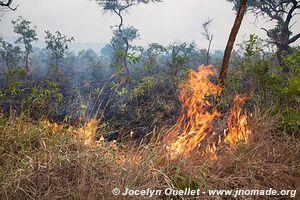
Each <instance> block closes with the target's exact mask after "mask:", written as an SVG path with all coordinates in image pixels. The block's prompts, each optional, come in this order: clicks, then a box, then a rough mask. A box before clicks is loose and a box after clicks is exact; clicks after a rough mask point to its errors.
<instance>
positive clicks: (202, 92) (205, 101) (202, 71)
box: [166, 66, 250, 159]
mask: <svg viewBox="0 0 300 200" xmlns="http://www.w3.org/2000/svg"><path fill="white" fill-rule="evenodd" d="M215 75H216V71H215V69H214V68H213V67H212V66H200V67H199V68H198V71H190V73H189V79H188V81H187V82H186V83H183V84H181V85H180V98H179V99H180V102H181V104H182V110H181V116H180V118H179V120H178V122H177V125H176V126H175V128H174V130H173V131H171V132H170V133H169V134H168V135H167V137H166V144H167V150H168V152H170V155H171V157H172V158H175V157H177V156H178V155H184V156H187V155H190V153H191V152H192V151H194V150H195V149H198V148H200V147H201V148H202V147H203V146H204V148H205V146H206V148H205V149H206V150H205V151H204V153H203V155H204V156H205V155H209V157H210V158H212V159H216V158H217V155H216V151H217V150H218V147H219V146H221V143H222V138H224V137H225V141H226V142H228V143H230V144H231V143H233V144H235V143H237V141H238V140H241V139H243V140H245V141H248V136H249V134H250V130H249V129H248V127H247V117H246V116H245V115H242V114H241V113H242V108H241V107H242V105H243V104H244V103H245V101H246V98H245V97H241V96H237V97H235V98H234V101H233V109H232V110H231V111H230V115H229V120H228V131H224V133H219V134H215V132H214V130H213V122H214V120H215V119H216V118H217V117H220V112H219V111H218V110H217V108H216V106H214V104H213V102H214V100H215V97H217V96H219V95H220V94H221V92H222V87H221V86H220V85H219V84H214V83H212V82H211V81H210V77H211V76H215ZM222 134H223V137H222ZM214 136H218V137H217V141H211V140H214V139H213V138H216V137H214Z"/></svg>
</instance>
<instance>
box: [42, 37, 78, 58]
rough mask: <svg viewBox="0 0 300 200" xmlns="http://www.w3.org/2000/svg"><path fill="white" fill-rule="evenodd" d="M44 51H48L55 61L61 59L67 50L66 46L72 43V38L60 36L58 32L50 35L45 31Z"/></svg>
mask: <svg viewBox="0 0 300 200" xmlns="http://www.w3.org/2000/svg"><path fill="white" fill-rule="evenodd" d="M45 33H46V36H45V42H46V44H47V46H46V49H50V50H51V52H52V55H53V57H54V58H55V60H56V61H58V60H59V59H61V58H63V57H64V55H65V53H66V50H67V49H68V48H69V47H68V44H69V43H71V42H72V41H74V38H73V37H70V38H69V37H67V36H65V35H62V34H61V33H60V32H59V31H56V32H55V34H52V33H51V32H50V31H45Z"/></svg>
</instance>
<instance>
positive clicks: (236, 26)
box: [219, 0, 247, 84]
mask: <svg viewBox="0 0 300 200" xmlns="http://www.w3.org/2000/svg"><path fill="white" fill-rule="evenodd" d="M246 8H247V0H241V3H240V7H239V9H238V12H237V14H236V18H235V21H234V24H233V27H232V29H231V32H230V35H229V39H228V42H227V45H226V48H225V52H224V57H223V62H222V68H221V72H220V75H219V82H220V84H223V83H224V80H225V79H226V78H227V73H228V67H229V62H230V56H231V52H232V49H233V45H234V42H235V40H236V36H237V34H238V32H239V30H240V27H241V24H242V21H243V18H244V15H245V11H246Z"/></svg>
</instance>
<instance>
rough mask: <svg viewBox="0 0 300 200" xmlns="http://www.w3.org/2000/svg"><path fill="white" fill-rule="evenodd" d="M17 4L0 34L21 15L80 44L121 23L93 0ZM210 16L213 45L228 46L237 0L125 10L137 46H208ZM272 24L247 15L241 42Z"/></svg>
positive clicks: (9, 33) (167, 0) (168, 2)
mask: <svg viewBox="0 0 300 200" xmlns="http://www.w3.org/2000/svg"><path fill="white" fill-rule="evenodd" d="M14 4H15V5H17V4H19V7H18V9H17V11H15V12H5V13H4V16H3V17H2V18H1V21H0V36H2V37H4V38H5V37H15V35H14V33H13V28H12V25H11V21H12V20H15V19H17V17H18V16H19V15H21V16H23V18H25V19H28V20H30V21H32V24H33V25H35V26H36V30H37V33H38V37H39V38H40V39H43V38H44V36H45V34H44V31H45V30H50V31H52V32H54V31H57V30H58V31H60V32H62V33H63V34H65V35H67V36H73V37H74V38H75V41H76V42H79V43H102V42H103V43H108V42H109V40H110V38H111V37H112V31H111V28H110V27H111V26H113V25H116V24H118V22H119V21H118V18H117V17H116V16H115V15H113V14H111V13H103V12H102V10H101V8H100V6H99V5H97V4H96V3H95V1H93V0H51V1H49V0H15V1H14ZM208 18H211V19H213V22H212V24H211V27H210V31H211V33H212V34H213V35H214V40H213V43H212V49H214V50H217V49H220V50H223V49H224V48H225V45H226V42H227V39H228V36H229V33H230V30H231V27H232V24H233V22H234V19H235V12H234V11H233V10H232V4H231V3H229V2H227V1H226V0H164V2H162V3H156V4H148V5H138V6H135V7H133V8H131V9H130V10H129V12H128V13H127V14H126V16H125V25H127V26H134V27H135V28H137V29H138V30H139V34H140V38H139V40H138V41H136V42H135V44H137V45H143V46H144V45H147V44H149V43H152V42H157V43H161V44H163V45H168V44H171V43H172V42H175V41H178V42H192V41H195V42H196V44H197V46H198V47H199V48H206V46H207V41H206V40H205V39H204V37H203V36H202V35H201V33H202V28H201V24H202V23H203V22H204V21H206V20H207V19H208ZM296 21H300V16H299V15H298V16H296V17H295V19H294V22H296ZM273 25H274V24H273V23H272V22H270V21H268V20H266V19H263V18H259V19H256V18H255V17H254V16H252V15H251V14H247V15H246V16H245V18H244V21H243V24H242V27H241V30H240V32H239V35H238V38H237V43H239V42H241V41H243V40H245V39H247V38H248V37H249V34H250V33H255V34H257V35H258V36H260V37H262V38H266V34H265V32H264V31H263V30H261V29H260V28H261V27H264V28H269V27H272V26H273ZM292 30H293V32H294V33H299V32H300V26H297V25H294V26H293V29H292ZM299 44H300V41H298V42H297V43H295V45H299Z"/></svg>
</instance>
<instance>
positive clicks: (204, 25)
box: [202, 19, 214, 65]
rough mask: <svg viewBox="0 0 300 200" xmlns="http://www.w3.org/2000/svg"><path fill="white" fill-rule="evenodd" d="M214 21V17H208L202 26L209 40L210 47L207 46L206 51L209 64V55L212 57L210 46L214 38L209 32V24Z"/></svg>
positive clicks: (204, 34) (205, 36) (203, 33)
mask: <svg viewBox="0 0 300 200" xmlns="http://www.w3.org/2000/svg"><path fill="white" fill-rule="evenodd" d="M211 22H212V19H207V20H206V21H205V22H204V23H203V24H202V28H203V32H202V35H203V36H204V38H205V39H206V40H207V41H208V47H207V53H206V65H209V62H210V61H209V57H210V47H211V43H212V40H213V39H214V36H213V35H212V34H211V33H210V32H209V30H208V29H209V26H210V24H211Z"/></svg>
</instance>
